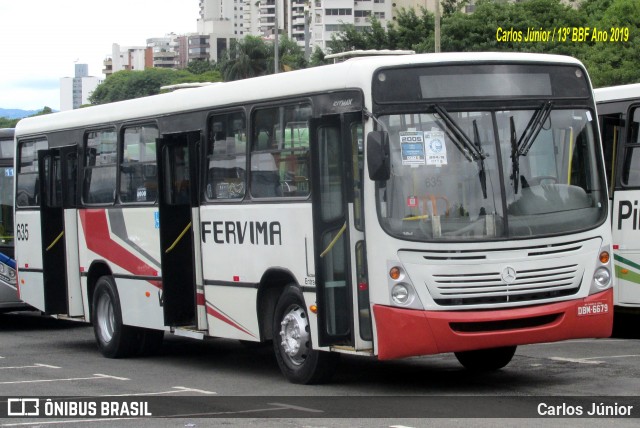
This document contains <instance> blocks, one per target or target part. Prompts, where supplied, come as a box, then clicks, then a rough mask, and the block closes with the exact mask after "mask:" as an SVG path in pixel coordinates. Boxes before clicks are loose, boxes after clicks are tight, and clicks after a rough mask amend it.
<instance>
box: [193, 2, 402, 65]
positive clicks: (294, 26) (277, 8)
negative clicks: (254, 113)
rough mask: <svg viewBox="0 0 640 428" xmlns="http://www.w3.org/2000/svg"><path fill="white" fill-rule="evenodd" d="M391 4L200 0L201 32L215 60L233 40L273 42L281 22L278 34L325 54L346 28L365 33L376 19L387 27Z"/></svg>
mask: <svg viewBox="0 0 640 428" xmlns="http://www.w3.org/2000/svg"><path fill="white" fill-rule="evenodd" d="M276 2H277V3H276ZM392 5H393V1H392V0H311V1H309V0H200V18H199V19H198V34H200V35H207V36H209V37H210V39H209V45H210V58H211V59H212V60H217V59H218V58H219V56H220V51H221V50H224V49H226V48H227V47H228V46H229V43H230V40H231V39H234V38H235V39H241V38H243V37H244V36H245V35H248V34H251V35H255V36H261V37H264V38H265V39H270V40H272V39H273V38H274V30H275V28H276V24H277V26H278V29H279V34H284V35H287V36H289V38H291V39H293V40H296V41H297V42H298V44H299V45H300V46H301V47H303V46H305V43H308V44H309V46H310V47H314V46H319V47H321V48H322V49H323V50H324V49H326V47H327V42H328V41H330V40H331V36H332V35H333V34H335V33H337V32H339V31H341V30H342V28H343V25H344V24H352V25H355V26H356V27H358V28H360V29H362V28H364V27H368V26H371V18H372V17H375V18H377V19H378V20H379V21H380V23H381V24H382V26H383V27H386V24H387V22H388V20H390V19H391V15H392Z"/></svg>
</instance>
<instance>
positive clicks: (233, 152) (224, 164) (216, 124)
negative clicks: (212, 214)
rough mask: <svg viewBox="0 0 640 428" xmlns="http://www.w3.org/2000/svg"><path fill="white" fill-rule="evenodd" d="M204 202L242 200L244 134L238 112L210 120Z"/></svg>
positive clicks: (245, 150)
mask: <svg viewBox="0 0 640 428" xmlns="http://www.w3.org/2000/svg"><path fill="white" fill-rule="evenodd" d="M210 129H211V135H210V136H209V144H208V148H207V161H208V165H207V169H208V172H207V187H206V189H207V191H206V198H207V199H208V200H213V199H222V200H225V199H226V200H229V199H242V198H243V197H244V194H245V179H246V171H245V170H246V167H247V165H246V163H247V130H246V120H245V115H244V113H242V112H236V113H227V114H220V115H216V116H213V117H212V118H211V124H210Z"/></svg>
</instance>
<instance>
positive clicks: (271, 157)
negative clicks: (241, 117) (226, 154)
mask: <svg viewBox="0 0 640 428" xmlns="http://www.w3.org/2000/svg"><path fill="white" fill-rule="evenodd" d="M310 118H311V106H309V105H307V104H302V105H296V106H287V107H274V108H266V109H261V110H258V111H257V112H256V113H255V114H254V116H253V129H254V132H253V140H252V147H251V195H252V196H253V197H257V198H269V197H283V196H285V197H287V196H291V197H299V196H302V197H306V196H308V195H309V189H310V187H309V174H310V169H309V119H310Z"/></svg>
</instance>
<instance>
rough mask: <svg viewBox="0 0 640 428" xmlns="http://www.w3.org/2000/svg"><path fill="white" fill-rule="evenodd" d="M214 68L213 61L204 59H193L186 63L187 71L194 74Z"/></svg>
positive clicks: (203, 72)
mask: <svg viewBox="0 0 640 428" xmlns="http://www.w3.org/2000/svg"><path fill="white" fill-rule="evenodd" d="M215 69H216V65H215V63H214V62H212V61H207V60H204V59H194V60H193V61H189V64H187V71H188V72H189V73H191V74H195V75H199V74H205V73H208V72H210V71H214V70H215Z"/></svg>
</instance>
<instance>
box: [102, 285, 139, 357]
mask: <svg viewBox="0 0 640 428" xmlns="http://www.w3.org/2000/svg"><path fill="white" fill-rule="evenodd" d="M92 309H93V310H92V311H91V323H92V324H93V332H94V334H95V336H96V341H97V342H98V348H99V349H100V352H102V355H104V356H105V357H107V358H123V357H128V356H130V355H131V354H133V353H134V351H135V348H136V331H135V329H134V328H133V327H129V326H126V325H124V324H123V323H122V310H121V308H120V300H119V299H118V290H117V289H116V284H115V281H114V280H113V277H111V276H101V277H100V278H98V281H97V283H96V288H95V290H94V292H93V304H92Z"/></svg>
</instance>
